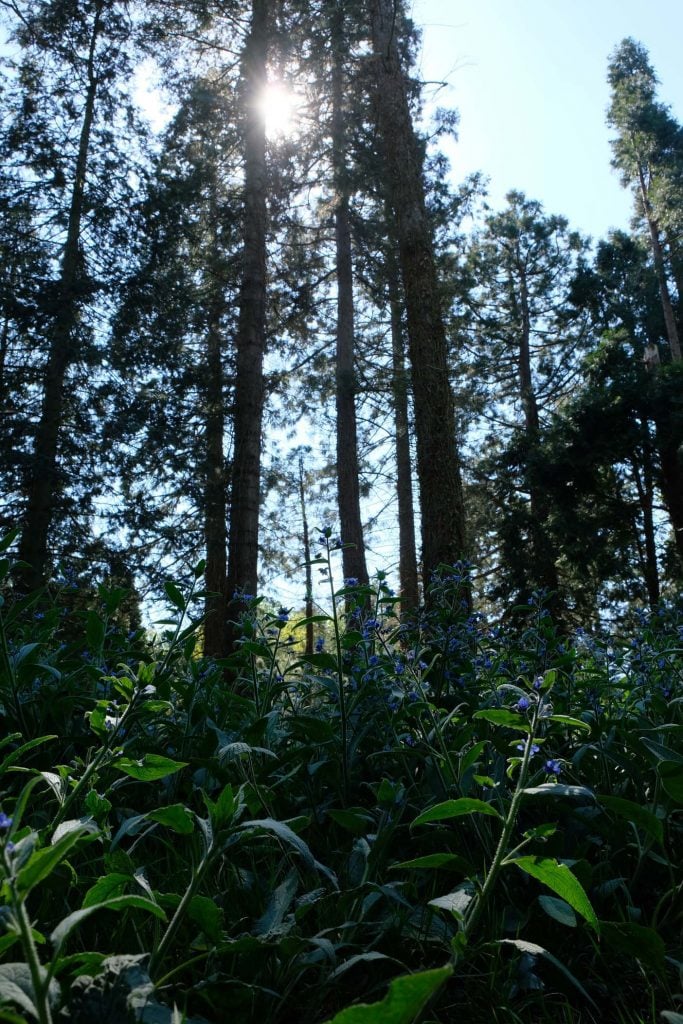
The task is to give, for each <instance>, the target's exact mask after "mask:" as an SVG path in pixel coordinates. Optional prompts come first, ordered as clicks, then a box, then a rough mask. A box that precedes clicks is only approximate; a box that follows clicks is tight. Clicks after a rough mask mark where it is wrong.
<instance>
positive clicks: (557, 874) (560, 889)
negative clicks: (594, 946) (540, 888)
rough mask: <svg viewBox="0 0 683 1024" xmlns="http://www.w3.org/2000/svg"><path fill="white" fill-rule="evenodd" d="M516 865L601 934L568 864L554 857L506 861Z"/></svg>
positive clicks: (592, 912) (588, 901)
mask: <svg viewBox="0 0 683 1024" xmlns="http://www.w3.org/2000/svg"><path fill="white" fill-rule="evenodd" d="M505 863H506V864H516V865H517V867H518V868H520V869H521V870H522V871H524V872H526V874H527V875H531V876H532V878H536V879H538V881H539V882H542V883H543V884H544V885H547V886H548V888H549V889H552V890H553V892H554V893H557V895H558V896H560V897H561V899H563V900H565V901H566V902H567V903H568V904H569V905H570V906H571V907H573V908H574V910H575V911H576V912H577V914H580V915H581V917H583V918H584V919H585V920H586V921H587V922H588V924H589V925H590V926H591V928H593V929H594V930H595V931H596V932H598V933H599V932H600V923H599V921H598V919H597V917H596V915H595V911H594V910H593V907H592V906H591V902H590V900H589V899H588V896H587V895H586V892H585V890H584V888H583V886H582V885H581V883H580V882H579V880H578V878H577V877H576V875H573V874H572V872H571V871H570V870H569V868H568V867H567V865H566V864H560V863H559V861H556V860H555V859H554V858H552V857H515V858H514V859H513V860H507V861H505Z"/></svg>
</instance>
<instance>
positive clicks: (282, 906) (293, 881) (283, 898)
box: [253, 870, 299, 935]
mask: <svg viewBox="0 0 683 1024" xmlns="http://www.w3.org/2000/svg"><path fill="white" fill-rule="evenodd" d="M298 887H299V873H298V871H294V870H293V871H290V872H289V874H288V875H287V877H286V878H285V880H284V882H282V883H281V885H278V887H277V888H276V889H275V890H274V891H273V892H272V893H271V895H270V899H269V900H268V906H267V907H266V910H265V913H264V914H263V915H262V916H261V917H260V918H259V919H258V921H257V922H256V924H255V925H254V929H253V930H254V934H255V935H268V933H269V932H271V931H273V929H275V928H278V927H279V926H280V925H281V924H282V922H283V920H284V917H285V914H286V913H287V911H288V910H289V908H290V906H291V904H292V900H293V899H294V897H295V895H296V892H297V889H298Z"/></svg>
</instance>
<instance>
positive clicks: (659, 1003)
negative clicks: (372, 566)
mask: <svg viewBox="0 0 683 1024" xmlns="http://www.w3.org/2000/svg"><path fill="white" fill-rule="evenodd" d="M328 533H329V531H325V532H324V534H323V536H322V538H321V543H322V547H323V554H322V556H321V558H320V560H319V563H318V568H319V569H320V570H321V571H322V572H323V574H325V575H326V577H327V579H328V581H329V584H330V600H331V605H330V611H329V613H324V614H320V615H316V616H314V619H313V625H314V629H315V631H316V635H317V642H316V644H315V649H314V651H313V652H312V653H310V654H308V655H307V654H305V653H303V650H304V647H303V644H302V642H301V639H302V638H303V636H304V634H305V632H306V623H307V621H310V620H306V619H300V620H296V617H291V621H290V613H289V612H288V611H286V610H285V609H280V610H279V611H276V612H269V611H267V610H266V608H265V606H264V605H263V603H262V602H261V601H259V600H248V599H246V600H245V603H246V606H247V610H246V612H245V614H244V618H243V622H242V641H241V644H240V646H239V650H238V651H237V653H236V654H235V655H234V656H232V657H231V658H230V659H228V660H227V661H224V662H219V663H215V662H209V661H205V660H203V659H202V658H201V657H199V656H198V653H197V652H198V648H199V644H198V637H199V634H200V630H201V625H200V622H199V621H198V620H196V621H193V618H192V613H193V608H194V607H195V603H194V598H195V596H196V595H195V594H194V592H193V591H191V590H190V591H187V592H181V589H180V588H178V587H177V586H176V585H174V584H168V585H167V588H166V597H167V598H168V601H169V603H170V605H171V606H172V608H173V618H172V621H170V622H169V623H168V624H167V629H166V632H165V633H164V634H163V636H162V637H161V638H160V639H158V640H156V639H153V638H151V637H150V636H149V635H148V634H147V633H146V632H145V631H144V630H143V629H141V628H136V627H135V623H134V622H131V620H130V617H129V616H128V615H127V612H126V607H127V604H126V602H127V600H128V595H127V593H126V591H124V590H122V589H117V588H109V589H108V588H106V587H104V586H102V587H100V588H99V590H98V592H97V594H93V593H92V592H88V593H87V594H82V593H80V592H79V588H78V585H77V581H76V580H74V579H73V578H62V579H61V580H60V581H59V582H58V583H56V584H53V585H52V586H51V587H49V588H46V589H45V590H44V591H42V592H40V593H35V594H30V595H28V596H23V597H19V596H17V594H16V592H15V590H14V588H13V585H12V565H11V559H10V558H9V557H7V558H5V559H4V560H3V561H2V563H0V572H1V573H2V584H1V585H2V587H3V591H2V592H3V594H4V599H3V605H2V608H0V614H1V619H0V879H1V883H2V888H1V889H0V903H1V906H0V1003H1V1004H2V1008H0V1020H4V1021H7V1022H13V1024H18V1022H22V1021H26V1022H33V1021H35V1020H38V1021H39V1022H40V1024H52V1022H55V1021H57V1020H70V1021H74V1022H80V1024H90V1022H94V1021H97V1022H98V1024H101V1022H103V1021H107V1020H111V1021H117V1022H118V1021H126V1020H130V1021H135V1020H138V1021H146V1022H151V1024H167V1022H168V1024H170V1022H171V1021H178V1022H180V1021H182V1020H188V1021H192V1020H194V1021H200V1020H208V1021H210V1022H219V1021H223V1020H235V1021H251V1020H254V1021H261V1022H273V1024H285V1022H291V1024H294V1022H302V1024H317V1022H323V1021H328V1020H332V1019H335V1020H337V1021H338V1022H339V1024H354V1022H358V1024H362V1022H364V1021H367V1022H372V1021H378V1022H380V1021H381V1022H389V1024H397V1022H405V1024H409V1022H411V1021H413V1020H416V1021H417V1020H419V1021H423V1022H443V1024H446V1022H448V1021H453V1020H459V1019H462V1020H466V1021H468V1022H470V1024H476V1022H482V1024H483V1022H490V1021H499V1022H505V1024H511V1022H515V1021H522V1022H528V1024H531V1022H541V1021H546V1020H553V1021H555V1022H572V1024H579V1022H580V1024H593V1022H596V1024H597V1022H605V1021H608V1022H610V1021H614V1022H627V1024H639V1022H647V1024H655V1022H661V1021H668V1022H669V1024H681V1022H682V1021H683V1016H681V1015H682V1014H683V997H682V996H681V992H682V990H683V979H682V977H681V975H682V971H683V951H682V948H681V947H682V943H681V935H682V933H683V871H682V865H683V862H682V857H683V744H682V742H681V737H682V734H683V714H682V709H683V674H682V670H683V616H682V615H681V608H680V607H679V608H678V609H677V608H674V607H668V608H662V609H660V610H659V611H658V612H657V613H655V614H649V613H648V614H641V616H640V620H639V621H635V620H634V624H633V627H632V628H631V629H630V631H628V630H625V629H624V630H621V631H620V632H617V631H616V630H615V631H614V632H613V633H612V634H601V635H595V634H588V633H583V632H582V631H580V630H579V631H577V632H575V633H573V634H571V635H568V634H567V633H566V632H560V631H559V630H558V628H556V626H555V624H554V623H553V621H552V619H551V617H550V615H549V613H548V612H547V610H546V609H545V607H544V603H543V600H542V599H541V598H539V599H538V600H536V601H535V602H534V603H533V604H532V605H530V606H529V607H527V608H524V609H516V610H515V614H514V616H513V617H511V618H510V622H509V624H503V625H501V624H498V625H496V626H491V625H489V624H488V623H487V622H486V620H485V619H484V617H483V616H481V615H479V614H476V613H470V612H469V611H468V609H469V601H468V599H467V598H468V593H469V585H470V584H469V572H468V567H467V566H465V565H459V566H451V567H444V569H443V571H442V572H441V573H440V574H439V575H438V577H437V578H436V579H435V580H434V582H433V584H432V587H431V590H430V594H429V599H428V602H427V610H426V611H424V612H423V613H421V615H420V616H419V617H418V618H417V620H416V621H414V622H401V621H400V619H399V616H398V604H397V599H396V598H395V596H394V595H393V594H392V592H391V590H390V589H389V587H388V586H387V584H386V581H385V579H384V577H383V576H382V575H381V574H380V575H379V576H378V578H377V579H376V580H374V581H373V584H372V585H371V586H369V587H360V586H358V585H357V584H356V582H355V581H346V583H345V584H343V585H338V584H336V583H335V581H334V579H333V578H332V566H331V559H330V547H331V545H332V540H331V538H330V537H329V535H328ZM9 544H10V539H8V540H7V541H6V543H5V550H7V549H8V548H9ZM201 573H202V567H201V566H198V567H197V571H196V580H197V587H198V586H199V580H200V579H201ZM365 1004H370V1005H369V1006H366V1005H365Z"/></svg>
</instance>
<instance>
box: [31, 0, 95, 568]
mask: <svg viewBox="0 0 683 1024" xmlns="http://www.w3.org/2000/svg"><path fill="white" fill-rule="evenodd" d="M102 8H103V3H102V2H99V3H98V4H97V6H96V7H95V17H94V20H93V27H92V33H91V36H90V47H89V51H88V57H87V76H88V89H87V92H86V98H85V106H84V110H83V121H82V123H81V134H80V138H79V144H78V155H77V158H76V168H75V176H74V185H73V190H72V193H71V203H70V207H69V220H68V225H67V234H66V242H65V245H64V252H63V255H62V264H61V270H60V276H59V282H58V296H59V299H58V309H57V314H56V318H55V323H54V327H53V331H52V340H51V343H50V348H49V351H48V358H47V366H46V368H45V377H44V380H43V401H42V408H41V414H40V420H39V423H38V427H37V430H36V439H35V443H34V448H33V458H32V466H31V479H30V490H29V498H28V504H27V508H26V516H25V521H24V529H23V532H22V535H21V542H20V546H19V558H20V559H21V560H22V561H24V562H26V563H28V565H30V567H31V568H30V570H26V571H25V573H24V580H25V583H26V584H27V585H28V586H30V587H33V586H39V585H40V584H41V583H42V582H43V581H44V578H45V572H46V567H47V552H48V537H49V532H50V527H51V525H52V519H53V515H54V508H55V501H56V497H57V490H58V476H59V475H58V469H57V453H58V448H59V435H60V433H61V429H62V418H63V408H64V387H65V381H66V374H67V370H68V368H69V366H70V365H71V364H72V363H73V361H74V359H75V351H74V345H73V337H72V335H73V330H74V327H75V325H76V320H77V312H78V289H77V284H78V277H79V271H80V238H81V222H82V219H83V199H84V194H85V179H86V174H87V170H88V156H89V149H90V136H91V133H92V126H93V121H94V117H95V98H96V94H97V77H96V74H95V50H96V47H97V42H98V39H99V34H100V30H101V15H102Z"/></svg>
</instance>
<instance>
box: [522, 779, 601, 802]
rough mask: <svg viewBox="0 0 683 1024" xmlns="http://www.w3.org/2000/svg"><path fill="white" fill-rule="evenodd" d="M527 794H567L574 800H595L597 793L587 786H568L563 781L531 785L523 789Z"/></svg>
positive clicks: (555, 795) (554, 795)
mask: <svg viewBox="0 0 683 1024" xmlns="http://www.w3.org/2000/svg"><path fill="white" fill-rule="evenodd" d="M522 793H524V795H525V796H552V797H558V796H567V797H571V798H572V799H574V800H579V799H587V800H595V793H594V792H593V790H592V789H588V788H587V787H586V786H567V785H564V784H563V783H562V782H544V783H543V784H542V785H541V786H530V787H529V788H527V789H523V790H522Z"/></svg>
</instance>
